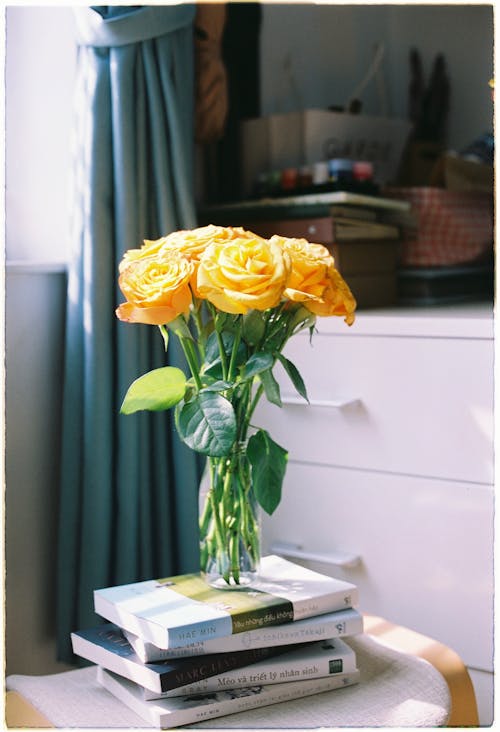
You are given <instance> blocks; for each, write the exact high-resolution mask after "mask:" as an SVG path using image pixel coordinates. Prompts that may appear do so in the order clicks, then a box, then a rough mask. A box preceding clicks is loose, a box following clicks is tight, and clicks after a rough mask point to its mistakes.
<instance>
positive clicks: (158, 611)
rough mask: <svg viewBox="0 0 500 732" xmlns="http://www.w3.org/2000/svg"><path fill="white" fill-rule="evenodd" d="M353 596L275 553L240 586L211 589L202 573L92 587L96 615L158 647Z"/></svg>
mask: <svg viewBox="0 0 500 732" xmlns="http://www.w3.org/2000/svg"><path fill="white" fill-rule="evenodd" d="M357 600H358V596H357V588H356V586H355V585H353V584H351V583H350V582H345V581H343V580H338V579H334V578H333V577H328V576H327V575H323V574H320V573H318V572H313V571H312V570H310V569H307V568H305V567H302V566H300V565H297V564H294V563H293V562H289V561H288V560H286V559H283V558H281V557H278V556H275V555H269V556H267V557H263V559H262V561H261V568H260V572H259V576H258V579H257V580H256V581H255V582H254V583H252V584H251V585H248V586H247V587H244V588H242V589H241V590H238V591H234V590H221V589H213V588H211V587H210V586H209V585H208V584H207V583H206V582H205V580H204V579H203V577H202V576H201V574H187V575H178V576H175V577H168V578H166V579H160V580H146V581H145V582H136V583H132V584H128V585H119V586H115V587H108V588H103V589H99V590H95V591H94V609H95V611H96V613H97V614H98V615H100V616H101V617H103V618H105V619H106V620H109V621H111V622H112V623H115V624H116V625H118V626H119V627H121V628H124V629H125V630H128V631H130V632H131V633H134V634H135V635H137V636H139V637H141V638H142V639H143V640H145V641H149V642H151V643H153V644H154V645H156V646H158V647H159V648H172V647H174V646H178V647H182V646H187V645H189V644H190V643H193V642H195V641H200V640H201V641H204V640H208V639H214V638H224V637H227V636H230V635H232V634H238V633H244V632H245V631H249V630H252V629H254V628H261V627H265V626H271V625H281V624H283V623H287V622H295V621H297V620H301V619H302V618H307V617H312V616H315V615H321V614H324V613H329V612H333V611H336V610H341V609H344V608H350V607H353V606H354V605H355V604H356V603H357Z"/></svg>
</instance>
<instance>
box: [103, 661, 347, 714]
mask: <svg viewBox="0 0 500 732" xmlns="http://www.w3.org/2000/svg"><path fill="white" fill-rule="evenodd" d="M97 680H98V682H99V684H101V686H103V687H104V688H105V689H107V690H108V691H109V692H110V693H111V694H113V695H114V696H115V697H116V698H117V699H119V700H120V701H121V702H123V704H125V705H126V706H127V707H129V709H132V710H133V711H134V712H135V713H136V714H137V715H138V716H140V717H142V719H144V720H145V721H146V722H147V723H148V724H150V725H152V726H154V727H160V728H172V727H179V726H181V725H185V724H193V723H196V722H202V721H203V720H206V719H213V718H215V717H222V716H224V715H226V714H234V713H236V712H242V711H245V710H247V709H254V708H255V707H262V706H268V705H270V704H276V703H278V702H284V701H290V700H292V699H299V698H302V697H306V696H310V695H311V694H319V693H321V692H324V691H331V690H333V689H339V688H343V687H346V686H350V685H352V684H356V683H357V682H358V681H359V671H357V670H356V671H350V672H346V673H340V674H334V675H331V676H327V677H323V678H320V679H305V680H303V681H289V682H287V683H283V684H264V685H261V684H255V685H251V686H245V687H242V688H240V689H227V690H224V691H218V692H211V693H208V694H199V695H194V696H178V697H174V698H169V699H156V700H151V701H147V700H145V699H144V698H143V695H142V689H141V687H140V686H139V685H138V684H136V683H134V682H133V681H130V680H129V679H125V678H123V677H122V676H118V675H117V674H114V673H113V672H112V671H106V670H105V669H103V668H102V667H101V666H98V667H97Z"/></svg>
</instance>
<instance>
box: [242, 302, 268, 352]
mask: <svg viewBox="0 0 500 732" xmlns="http://www.w3.org/2000/svg"><path fill="white" fill-rule="evenodd" d="M265 330H266V321H265V317H264V313H263V312H262V311H260V310H250V311H249V312H248V313H247V314H246V315H244V316H243V340H245V341H246V342H247V343H249V344H250V345H251V346H255V345H257V343H260V342H261V340H262V338H263V337H264V333H265Z"/></svg>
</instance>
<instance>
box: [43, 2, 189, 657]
mask: <svg viewBox="0 0 500 732" xmlns="http://www.w3.org/2000/svg"><path fill="white" fill-rule="evenodd" d="M75 14H76V18H77V23H78V32H79V48H78V75H77V81H76V90H75V100H76V114H75V126H74V145H73V147H74V164H73V176H74V191H73V196H74V200H73V211H72V217H73V221H72V253H71V260H70V265H69V277H68V282H69V284H68V300H67V324H66V360H65V383H64V403H63V446H62V455H61V486H60V518H59V526H60V529H59V548H58V597H57V609H58V617H57V624H58V653H59V658H60V659H61V660H73V659H72V656H71V650H70V632H71V631H72V630H77V629H80V628H84V627H89V626H91V625H95V624H97V623H98V622H99V619H98V618H97V616H95V615H94V613H93V590H94V589H97V588H98V587H104V586H108V585H111V584H121V583H125V582H132V581H136V580H139V579H146V578H151V577H155V576H156V577H159V576H165V575H169V574H174V573H177V572H183V571H193V570H197V569H198V567H199V564H198V546H197V544H198V542H197V508H198V507H197V495H198V482H199V469H198V464H197V461H196V458H195V457H194V456H193V454H192V452H191V451H190V450H189V449H188V448H187V447H185V446H184V445H182V444H181V443H180V441H179V440H178V437H177V435H176V433H175V430H174V428H173V425H172V423H171V415H170V414H167V413H156V414H149V413H140V414H136V415H131V416H127V417H125V416H123V415H120V414H119V409H120V404H121V401H122V399H123V396H124V394H125V391H126V389H127V387H128V385H129V384H130V382H131V381H133V380H134V379H135V378H137V377H138V376H139V375H141V374H143V373H144V372H145V371H147V370H149V369H151V368H155V367H157V366H161V365H165V363H166V356H165V353H164V351H163V350H162V344H161V339H160V338H158V337H157V335H158V334H157V333H156V331H155V329H152V328H149V327H148V326H142V325H136V326H130V325H128V326H127V325H125V324H123V323H120V322H119V321H118V320H117V319H116V317H115V314H114V311H115V308H116V306H117V304H118V303H119V302H120V299H121V294H120V293H119V291H118V287H117V271H118V263H119V262H120V260H121V258H122V256H123V253H124V251H126V250H127V249H130V248H135V247H138V246H140V245H141V243H142V241H143V239H145V238H148V239H154V238H158V237H159V236H162V235H165V234H167V233H169V232H170V231H173V230H176V229H179V228H190V227H192V226H194V225H195V213H194V203H193V87H194V80H193V39H192V22H193V18H194V7H193V6H190V5H177V6H154V7H153V6H146V7H141V8H136V7H128V8H125V9H123V8H121V9H120V8H118V7H113V6H109V7H108V6H102V7H99V8H96V9H92V8H75ZM169 363H172V364H175V365H181V366H182V357H181V354H180V353H179V351H175V344H172V349H171V352H170V349H169Z"/></svg>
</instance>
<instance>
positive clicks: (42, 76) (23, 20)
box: [5, 6, 76, 262]
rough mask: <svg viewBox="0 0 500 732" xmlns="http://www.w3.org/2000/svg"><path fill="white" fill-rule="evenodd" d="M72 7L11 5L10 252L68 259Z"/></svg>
mask: <svg viewBox="0 0 500 732" xmlns="http://www.w3.org/2000/svg"><path fill="white" fill-rule="evenodd" d="M74 38H75V36H74V23H73V13H72V10H71V9H70V8H68V7H23V6H11V7H8V8H7V10H6V47H5V50H6V61H5V94H6V100H5V101H6V108H5V127H6V130H5V137H6V159H5V162H6V199H5V200H6V253H7V258H8V259H10V260H22V261H26V260H31V261H33V260H35V261H40V260H42V261H56V262H59V261H63V260H65V259H66V255H67V250H68V236H69V195H68V194H69V171H70V160H71V150H70V144H71V130H72V111H73V110H72V102H73V79H74V72H75V60H76V44H75V40H74Z"/></svg>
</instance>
